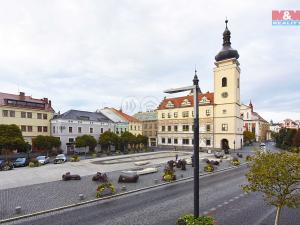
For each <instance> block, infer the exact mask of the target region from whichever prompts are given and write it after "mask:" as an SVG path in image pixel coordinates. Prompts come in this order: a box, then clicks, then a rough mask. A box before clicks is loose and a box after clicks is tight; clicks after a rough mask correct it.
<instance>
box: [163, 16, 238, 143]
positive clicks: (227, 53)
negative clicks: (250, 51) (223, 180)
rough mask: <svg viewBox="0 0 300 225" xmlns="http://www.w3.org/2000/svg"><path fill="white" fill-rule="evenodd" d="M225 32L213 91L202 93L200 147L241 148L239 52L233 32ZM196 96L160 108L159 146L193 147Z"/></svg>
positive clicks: (177, 98)
mask: <svg viewBox="0 0 300 225" xmlns="http://www.w3.org/2000/svg"><path fill="white" fill-rule="evenodd" d="M227 22H228V21H226V28H225V31H224V33H223V48H222V49H221V51H220V52H219V53H218V54H217V55H216V57H215V60H216V61H215V68H214V93H210V92H207V93H205V94H200V96H199V118H200V119H199V127H200V130H199V139H200V147H205V148H213V149H226V148H230V149H239V148H241V147H242V145H243V120H242V118H241V116H240V67H239V65H240V64H239V62H238V58H239V54H238V52H237V51H236V50H234V49H232V48H231V43H230V35H231V33H230V31H229V30H228V28H227ZM193 107H194V101H193V96H192V95H188V96H183V97H176V98H165V99H164V100H163V101H162V102H161V104H160V106H159V107H158V145H159V146H162V147H164V146H165V147H173V148H174V147H175V148H176V147H179V148H191V147H192V146H193V129H194V128H193V118H194V111H193Z"/></svg>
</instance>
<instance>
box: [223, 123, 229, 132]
mask: <svg viewBox="0 0 300 225" xmlns="http://www.w3.org/2000/svg"><path fill="white" fill-rule="evenodd" d="M222 131H228V124H227V123H223V124H222Z"/></svg>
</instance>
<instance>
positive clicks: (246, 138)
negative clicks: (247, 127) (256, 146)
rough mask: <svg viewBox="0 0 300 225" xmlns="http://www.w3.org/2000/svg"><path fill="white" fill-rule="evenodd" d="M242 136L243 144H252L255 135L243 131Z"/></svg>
mask: <svg viewBox="0 0 300 225" xmlns="http://www.w3.org/2000/svg"><path fill="white" fill-rule="evenodd" d="M243 136H244V142H245V143H252V142H253V141H254V140H255V134H254V133H253V132H251V131H244V132H243Z"/></svg>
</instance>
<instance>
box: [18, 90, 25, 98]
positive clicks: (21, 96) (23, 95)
mask: <svg viewBox="0 0 300 225" xmlns="http://www.w3.org/2000/svg"><path fill="white" fill-rule="evenodd" d="M19 96H20V99H21V100H25V92H20V94H19Z"/></svg>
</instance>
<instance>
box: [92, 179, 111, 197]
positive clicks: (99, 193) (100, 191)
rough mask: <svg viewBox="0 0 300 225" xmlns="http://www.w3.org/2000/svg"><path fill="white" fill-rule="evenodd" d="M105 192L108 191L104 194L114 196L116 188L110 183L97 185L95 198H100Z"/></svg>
mask: <svg viewBox="0 0 300 225" xmlns="http://www.w3.org/2000/svg"><path fill="white" fill-rule="evenodd" d="M105 191H109V192H108V193H106V194H114V193H116V188H115V186H114V185H113V184H112V183H110V182H106V183H102V184H99V185H98V187H97V192H96V198H101V197H102V196H103V195H104V192H105Z"/></svg>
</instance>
